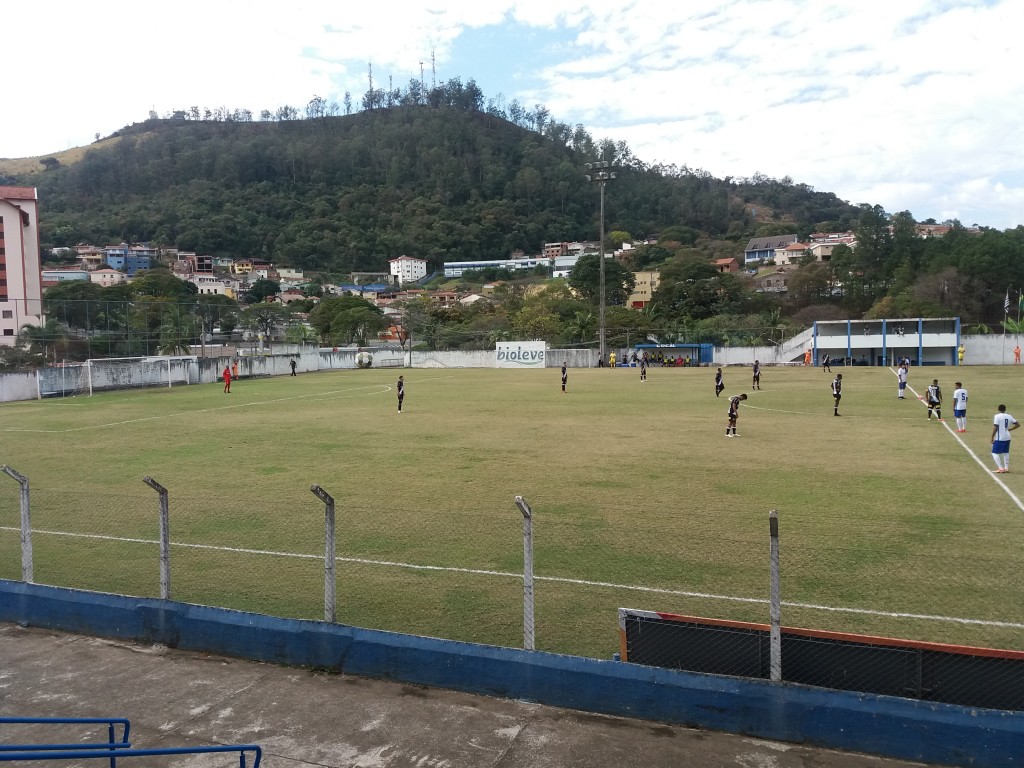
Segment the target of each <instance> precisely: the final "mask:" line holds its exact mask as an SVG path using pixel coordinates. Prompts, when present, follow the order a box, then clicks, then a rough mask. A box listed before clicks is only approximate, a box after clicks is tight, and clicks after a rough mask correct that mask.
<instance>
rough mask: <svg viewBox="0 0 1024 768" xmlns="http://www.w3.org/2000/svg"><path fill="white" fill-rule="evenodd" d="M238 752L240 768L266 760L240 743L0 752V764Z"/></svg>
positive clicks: (258, 750)
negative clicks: (221, 745)
mask: <svg viewBox="0 0 1024 768" xmlns="http://www.w3.org/2000/svg"><path fill="white" fill-rule="evenodd" d="M225 752H237V753H238V768H259V765H260V761H261V760H262V759H263V750H262V749H261V748H260V747H258V746H257V745H255V744H241V745H237V746H229V747H169V748H165V749H118V750H113V749H66V750H65V749H55V750H48V749H37V750H34V751H31V752H0V762H9V761H14V760H97V759H100V760H106V759H108V758H109V760H110V765H111V768H113V767H114V766H116V765H117V761H118V760H126V759H128V758H133V757H154V756H160V755H205V754H211V753H225ZM250 752H251V753H252V755H253V761H252V765H251V766H249V765H247V763H246V760H245V756H246V754H248V753H250Z"/></svg>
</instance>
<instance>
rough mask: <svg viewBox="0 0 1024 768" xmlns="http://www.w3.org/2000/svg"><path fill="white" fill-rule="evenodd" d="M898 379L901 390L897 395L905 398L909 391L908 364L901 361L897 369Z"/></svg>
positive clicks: (901, 398)
mask: <svg viewBox="0 0 1024 768" xmlns="http://www.w3.org/2000/svg"><path fill="white" fill-rule="evenodd" d="M896 380H897V381H898V382H899V391H898V392H897V393H896V396H897V397H898V398H899V399H900V400H903V399H905V398H904V395H905V394H906V391H907V366H906V365H905V364H903V363H900V368H899V370H898V371H896Z"/></svg>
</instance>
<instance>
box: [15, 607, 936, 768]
mask: <svg viewBox="0 0 1024 768" xmlns="http://www.w3.org/2000/svg"><path fill="white" fill-rule="evenodd" d="M0 716H4V717H57V716H60V717H126V718H128V719H130V720H131V726H132V729H131V741H132V744H133V746H134V747H136V748H157V747H178V746H206V745H216V744H243V743H254V744H258V745H260V746H261V747H262V748H263V750H264V756H263V765H264V766H265V767H266V768H300V767H301V766H339V767H341V766H346V767H349V766H352V767H355V766H359V767H360V768H391V767H394V768H398V767H403V768H404V767H406V766H408V767H409V768H411V767H412V766H415V767H416V768H548V767H550V768H556V767H558V768H572V767H575V766H579V768H589V767H591V766H616V767H625V768H629V767H630V766H638V767H640V768H681V767H683V766H700V768H726V767H727V766H728V767H729V768H732V767H734V766H735V767H738V768H812V767H814V768H823V767H824V766H828V767H829V768H869V767H870V768H896V767H897V766H919V765H920V764H919V763H908V762H904V761H900V760H886V759H881V758H876V757H869V756H866V755H855V754H848V753H841V752H833V751H829V750H823V749H811V748H808V747H802V746H794V745H791V744H781V743H777V742H769V741H762V740H758V739H751V738H744V737H742V736H733V735H728V734H722V733H714V732H710V731H698V730H692V729H689V728H683V727H679V726H669V725H662V724H659V723H651V722H644V721H640V720H627V719H622V718H616V717H607V716H604V715H590V714H587V713H583V712H575V711H570V710H563V709H557V708H554V707H545V706H540V705H537V704H527V703H524V702H519V701H509V700H507V699H494V698H488V697H485V696H474V695H470V694H463V693H453V692H450V691H443V690H436V689H431V688H421V687H415V686H408V685H401V684H398V683H386V682H380V681H377V680H369V679H365V678H358V677H350V676H347V675H334V674H324V673H320V672H316V671H311V670H307V669H297V668H287V667H278V666H274V665H270V664H261V663H256V662H250V661H243V660H239V659H231V658H224V657H219V656H210V655H208V654H199V653H192V652H186V651H174V650H169V649H167V648H163V647H151V646H141V645H134V644H131V643H123V642H116V641H109V640H100V639H97V638H92V637H82V636H78V635H66V634H60V633H56V632H50V631H46V630H38V629H22V628H20V627H17V626H13V625H10V624H0ZM0 728H2V730H0V742H6V743H25V742H29V741H34V740H38V738H37V736H34V735H33V734H38V731H32V730H30V727H28V726H0ZM69 728H72V729H73V730H70V731H69V732H67V733H66V734H65V737H67V738H69V739H70V738H71V737H72V736H77V735H78V734H79V733H80V731H79V730H75V729H74V727H72V726H69ZM232 760H233V761H234V764H235V765H237V764H238V763H237V757H231V758H228V757H227V756H225V755H205V756H202V759H198V760H197V761H195V762H189V763H188V765H200V766H204V767H205V766H214V765H221V766H223V765H229V764H230V761H232ZM161 761H164V762H161ZM169 764H170V762H169V761H168V758H160V757H157V758H152V757H151V758H144V759H136V760H134V761H131V762H127V761H126V762H125V765H133V766H156V765H169ZM96 765H97V766H100V765H101V763H99V762H96ZM174 765H178V766H180V765H185V763H183V762H181V759H180V758H179V759H178V760H177V761H176V762H175V763H174ZM87 768H88V767H87Z"/></svg>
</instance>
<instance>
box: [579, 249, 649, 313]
mask: <svg viewBox="0 0 1024 768" xmlns="http://www.w3.org/2000/svg"><path fill="white" fill-rule="evenodd" d="M569 285H570V286H572V289H573V290H574V291H576V293H578V294H579V295H580V296H581V297H582V298H584V299H586V300H588V301H593V302H596V301H598V300H599V297H600V291H601V287H600V286H601V257H600V255H598V254H588V255H586V256H580V258H579V260H578V261H577V262H576V265H575V266H574V267H573V268H572V272H570V273H569ZM634 287H636V278H635V277H634V276H633V273H632V272H630V271H629V270H628V269H626V268H625V267H624V266H623V265H622V264H621V263H620V262H618V261H616V260H615V259H609V258H605V265H604V288H605V303H606V304H625V303H626V299H628V298H629V295H630V294H631V293H632V292H633V288H634Z"/></svg>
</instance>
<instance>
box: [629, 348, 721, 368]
mask: <svg viewBox="0 0 1024 768" xmlns="http://www.w3.org/2000/svg"><path fill="white" fill-rule="evenodd" d="M635 349H636V353H637V354H638V355H640V354H643V351H644V350H647V357H648V358H650V357H652V356H653V355H656V354H658V353H661V354H662V355H664V356H665V357H670V358H672V359H673V360H675V359H678V358H684V359H685V358H687V357H689V358H690V360H691V363H690V364H691V365H711V364H712V363H713V362H714V361H715V345H714V344H637V345H636V347H635Z"/></svg>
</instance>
